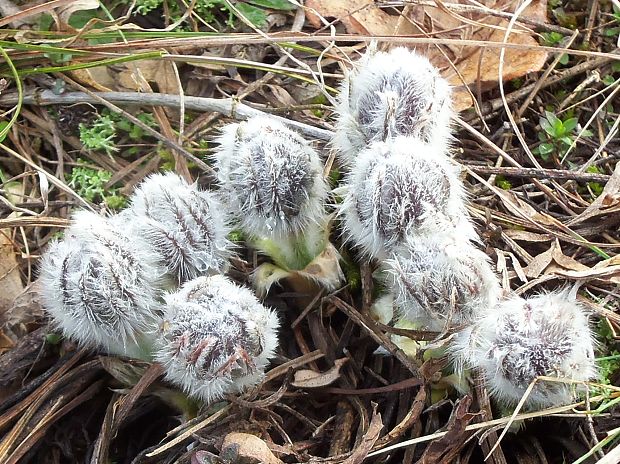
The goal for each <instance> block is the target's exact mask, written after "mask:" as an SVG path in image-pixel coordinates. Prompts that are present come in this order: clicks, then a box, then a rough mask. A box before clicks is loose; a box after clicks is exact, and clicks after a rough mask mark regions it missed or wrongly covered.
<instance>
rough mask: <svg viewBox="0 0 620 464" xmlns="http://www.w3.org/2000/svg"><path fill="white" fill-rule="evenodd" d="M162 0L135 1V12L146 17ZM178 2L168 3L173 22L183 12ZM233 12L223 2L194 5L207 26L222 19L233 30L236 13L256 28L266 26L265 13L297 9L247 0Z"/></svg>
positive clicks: (279, 0)
mask: <svg viewBox="0 0 620 464" xmlns="http://www.w3.org/2000/svg"><path fill="white" fill-rule="evenodd" d="M122 3H126V4H129V3H131V1H130V0H122ZM163 3H164V0H137V1H136V9H135V12H136V13H137V14H139V15H146V14H148V13H150V12H151V11H153V10H156V9H157V8H159V7H161V6H162V4H163ZM179 3H180V2H168V8H169V12H170V19H171V20H172V21H173V22H176V21H178V20H179V19H181V18H182V17H183V14H184V13H185V10H183V9H181V7H180V6H179ZM234 6H235V8H236V10H237V11H235V10H234V9H233V8H231V7H230V4H229V2H227V1H225V0H198V1H197V2H196V4H195V5H194V12H195V13H196V14H197V15H198V16H199V17H200V18H201V19H202V20H203V21H204V22H205V23H207V24H215V25H220V21H221V20H222V18H225V19H224V25H226V26H228V27H230V28H234V27H235V26H236V23H237V20H238V19H239V18H237V12H238V13H239V15H242V16H243V17H245V18H246V19H247V20H248V21H250V22H251V23H252V24H253V25H254V26H256V27H262V26H264V25H265V24H267V11H265V9H270V10H280V11H290V10H294V9H295V8H297V7H296V6H295V5H294V4H293V3H291V2H289V1H288V0H247V1H246V2H243V3H242V2H236V3H235V5H234Z"/></svg>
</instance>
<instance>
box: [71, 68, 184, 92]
mask: <svg viewBox="0 0 620 464" xmlns="http://www.w3.org/2000/svg"><path fill="white" fill-rule="evenodd" d="M139 74H141V75H142V76H143V77H144V79H145V80H146V81H147V82H149V83H152V84H155V85H156V87H157V90H158V91H159V92H160V93H165V94H173V95H177V94H178V93H179V84H178V83H177V78H176V74H175V72H174V64H173V63H172V62H168V61H160V60H140V61H139V62H132V63H122V64H119V65H115V66H97V67H94V68H89V69H80V70H76V71H73V72H72V73H71V75H72V77H73V78H74V79H75V80H77V81H78V82H80V83H81V84H84V85H86V86H89V87H93V88H95V89H97V90H99V91H102V92H111V91H118V92H123V91H133V92H141V91H144V88H143V86H142V85H141V79H140V76H139Z"/></svg>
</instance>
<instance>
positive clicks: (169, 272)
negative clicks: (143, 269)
mask: <svg viewBox="0 0 620 464" xmlns="http://www.w3.org/2000/svg"><path fill="white" fill-rule="evenodd" d="M222 208H223V206H222V205H221V204H220V202H219V201H218V199H217V198H216V197H215V195H214V194H213V193H211V192H207V191H200V190H198V188H197V186H196V184H192V185H189V184H188V183H187V182H186V181H185V180H184V179H182V178H181V177H180V176H178V175H177V174H174V173H167V174H154V175H152V176H150V177H149V178H147V179H146V180H145V181H144V182H142V183H141V184H140V186H139V187H138V188H137V189H136V191H135V192H134V194H133V197H132V200H131V207H130V208H129V209H128V210H126V211H125V212H124V214H123V215H121V216H120V218H121V219H125V220H124V221H123V222H125V226H126V227H127V228H128V229H129V230H131V232H132V234H135V235H137V237H138V240H140V241H141V243H143V245H144V246H145V247H146V248H147V249H148V251H149V253H148V258H149V261H150V264H152V265H153V266H156V267H158V268H160V269H161V271H162V273H163V274H165V275H166V276H167V277H169V278H172V279H173V280H174V281H176V283H182V282H185V281H187V280H191V279H193V278H196V277H198V276H201V275H205V274H215V273H220V272H224V271H225V270H226V269H227V267H228V258H229V257H230V254H231V253H230V247H231V243H230V242H229V241H228V239H227V236H228V233H229V231H230V229H229V227H228V225H227V224H226V221H225V216H224V215H223V214H222Z"/></svg>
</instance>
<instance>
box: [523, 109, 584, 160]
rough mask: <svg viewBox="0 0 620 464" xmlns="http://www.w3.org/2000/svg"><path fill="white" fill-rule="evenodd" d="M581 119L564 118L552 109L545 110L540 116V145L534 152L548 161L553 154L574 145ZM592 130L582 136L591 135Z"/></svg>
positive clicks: (555, 154)
mask: <svg viewBox="0 0 620 464" xmlns="http://www.w3.org/2000/svg"><path fill="white" fill-rule="evenodd" d="M578 125H579V120H578V119H577V118H574V117H568V118H566V119H564V120H562V119H560V118H558V117H557V116H556V115H555V113H553V112H552V111H545V116H544V117H542V118H540V127H541V129H542V131H541V132H539V133H538V139H539V140H540V142H541V143H540V145H538V147H536V148H535V149H534V153H536V154H538V155H540V157H541V158H542V159H543V160H545V161H547V160H549V158H551V157H552V156H554V157H555V156H557V155H559V154H560V153H563V152H565V151H566V150H568V148H569V147H570V146H571V145H572V143H573V141H574V140H575V137H576V136H577V134H578V132H579V130H578ZM590 135H592V133H591V132H590V131H584V132H583V133H582V136H584V137H589V136H590Z"/></svg>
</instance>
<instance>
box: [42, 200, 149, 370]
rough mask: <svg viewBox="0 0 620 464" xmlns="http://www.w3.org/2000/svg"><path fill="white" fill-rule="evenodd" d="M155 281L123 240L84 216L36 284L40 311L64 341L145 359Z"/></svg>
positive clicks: (53, 248)
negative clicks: (46, 312) (49, 316)
mask: <svg viewBox="0 0 620 464" xmlns="http://www.w3.org/2000/svg"><path fill="white" fill-rule="evenodd" d="M156 277H157V276H156V274H155V273H153V271H152V269H151V268H150V267H149V266H148V265H146V264H145V260H144V259H143V256H142V255H141V254H140V253H139V252H137V251H136V248H135V247H134V246H133V245H132V243H131V241H130V240H129V238H128V237H127V236H125V235H123V234H121V233H119V232H117V231H116V230H114V229H113V228H112V227H111V226H110V225H109V223H108V222H107V221H106V220H105V219H104V218H102V217H100V216H98V215H96V214H94V213H90V212H86V211H83V212H80V213H78V214H76V215H75V216H74V224H73V226H72V227H71V228H69V229H68V230H67V232H66V235H65V239H64V241H60V242H54V243H52V244H51V245H50V247H49V249H48V250H47V252H46V253H45V255H44V256H43V259H42V264H41V270H40V280H39V282H40V286H41V287H40V288H41V296H42V301H43V305H44V307H45V309H46V310H47V311H48V312H49V314H50V315H51V316H52V318H53V320H54V323H55V324H56V325H57V326H58V327H59V328H60V329H61V330H62V332H63V333H64V334H65V335H66V336H67V337H70V338H72V339H74V340H77V341H78V342H79V343H80V344H81V345H83V346H87V347H93V348H95V347H102V348H104V349H105V350H106V351H108V352H110V353H114V354H120V355H127V356H132V357H139V358H148V354H147V353H145V349H146V350H148V346H144V340H143V337H142V335H143V334H144V333H145V332H148V331H149V330H153V329H154V328H155V327H156V325H157V323H156V319H157V312H158V310H159V304H158V302H157V292H156V290H155V289H154V288H153V284H152V282H153V281H155V280H156Z"/></svg>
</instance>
